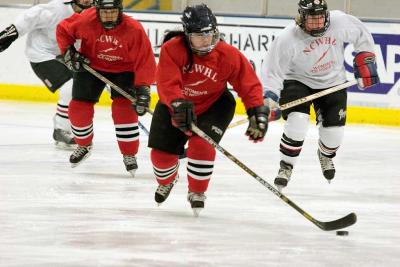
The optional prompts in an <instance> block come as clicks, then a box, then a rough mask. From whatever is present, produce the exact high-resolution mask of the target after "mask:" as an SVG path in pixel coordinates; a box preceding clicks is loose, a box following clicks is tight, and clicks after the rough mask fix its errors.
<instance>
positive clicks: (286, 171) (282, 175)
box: [274, 160, 293, 192]
mask: <svg viewBox="0 0 400 267" xmlns="http://www.w3.org/2000/svg"><path fill="white" fill-rule="evenodd" d="M280 166H281V167H280V168H279V171H278V176H277V177H276V178H275V180H274V184H275V185H276V187H277V188H278V190H279V192H280V191H281V190H282V188H285V187H286V186H287V184H288V182H289V180H290V176H292V171H293V166H292V165H291V164H289V163H286V162H284V161H283V160H281V161H280Z"/></svg>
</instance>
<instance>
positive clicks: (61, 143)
mask: <svg viewBox="0 0 400 267" xmlns="http://www.w3.org/2000/svg"><path fill="white" fill-rule="evenodd" d="M53 139H54V141H55V145H56V146H57V147H58V148H61V149H74V148H76V143H75V140H74V137H73V135H72V133H70V132H68V131H65V130H62V129H54V131H53Z"/></svg>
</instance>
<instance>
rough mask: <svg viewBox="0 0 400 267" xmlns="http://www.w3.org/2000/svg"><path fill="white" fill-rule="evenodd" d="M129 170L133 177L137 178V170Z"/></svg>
mask: <svg viewBox="0 0 400 267" xmlns="http://www.w3.org/2000/svg"><path fill="white" fill-rule="evenodd" d="M128 172H129V173H130V174H131V175H132V177H133V178H135V174H136V170H130V171H128Z"/></svg>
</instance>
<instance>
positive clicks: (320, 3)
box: [296, 0, 330, 37]
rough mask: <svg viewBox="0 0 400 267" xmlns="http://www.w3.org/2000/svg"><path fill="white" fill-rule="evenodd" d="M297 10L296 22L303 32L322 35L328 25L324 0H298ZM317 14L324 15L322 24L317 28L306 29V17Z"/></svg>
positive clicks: (317, 35)
mask: <svg viewBox="0 0 400 267" xmlns="http://www.w3.org/2000/svg"><path fill="white" fill-rule="evenodd" d="M298 11H299V18H298V19H297V21H296V23H297V25H299V26H300V28H301V29H302V30H303V31H304V32H306V33H308V34H310V35H311V36H314V37H319V36H322V35H324V33H325V32H326V30H327V29H328V27H329V25H330V18H329V11H328V5H327V3H326V1H325V0H300V2H299V8H298ZM318 15H324V18H325V22H324V25H323V26H322V27H321V28H319V29H312V30H307V29H306V26H305V24H306V21H307V17H308V16H318Z"/></svg>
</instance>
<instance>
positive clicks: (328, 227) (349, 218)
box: [191, 123, 357, 231]
mask: <svg viewBox="0 0 400 267" xmlns="http://www.w3.org/2000/svg"><path fill="white" fill-rule="evenodd" d="M191 126H192V131H193V132H194V133H195V134H197V135H198V136H200V137H201V138H203V139H204V140H206V141H207V142H208V143H209V144H211V145H212V146H214V147H215V148H216V149H217V150H219V151H220V152H221V153H222V154H224V155H225V156H226V157H227V158H229V159H230V160H232V161H233V162H234V163H235V164H236V165H238V166H239V167H240V168H242V169H243V170H244V171H246V172H247V173H248V174H250V175H251V176H253V178H254V179H256V180H257V181H258V182H260V183H261V184H262V185H263V186H265V187H266V188H268V189H269V190H270V191H271V192H272V193H274V194H275V195H276V196H277V197H279V198H280V199H282V200H283V201H284V202H286V203H287V204H288V205H289V206H291V207H292V208H294V209H295V210H297V211H298V212H299V213H300V214H301V215H303V216H304V217H305V218H306V219H307V220H309V221H310V222H312V223H313V224H315V225H316V226H318V227H319V228H320V229H322V230H324V231H332V230H338V229H342V228H345V227H348V226H350V225H353V224H354V223H356V221H357V216H356V214H355V213H354V212H352V213H350V214H348V215H346V216H344V217H342V218H340V219H337V220H334V221H328V222H322V221H318V220H317V219H315V218H314V217H312V216H311V215H310V214H308V213H307V212H305V211H304V210H303V209H302V208H300V207H299V206H297V205H296V204H295V203H294V202H293V201H291V200H290V199H289V198H287V197H286V196H285V195H284V194H282V193H281V192H279V191H278V190H277V189H275V188H274V187H273V186H272V185H270V184H269V183H268V182H267V181H265V180H264V179H263V178H261V177H260V176H258V175H257V174H256V173H255V172H253V171H252V170H251V169H250V168H249V167H247V166H246V165H245V164H244V163H242V162H241V161H240V160H238V159H237V158H236V157H235V156H233V155H232V154H231V153H229V152H228V151H226V150H225V149H224V148H223V147H221V146H220V145H218V144H217V143H216V142H215V141H214V140H213V139H212V138H211V137H209V136H208V135H207V134H206V133H204V132H203V131H202V130H200V129H199V128H198V127H197V126H196V125H195V124H194V123H192V125H191Z"/></svg>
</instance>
